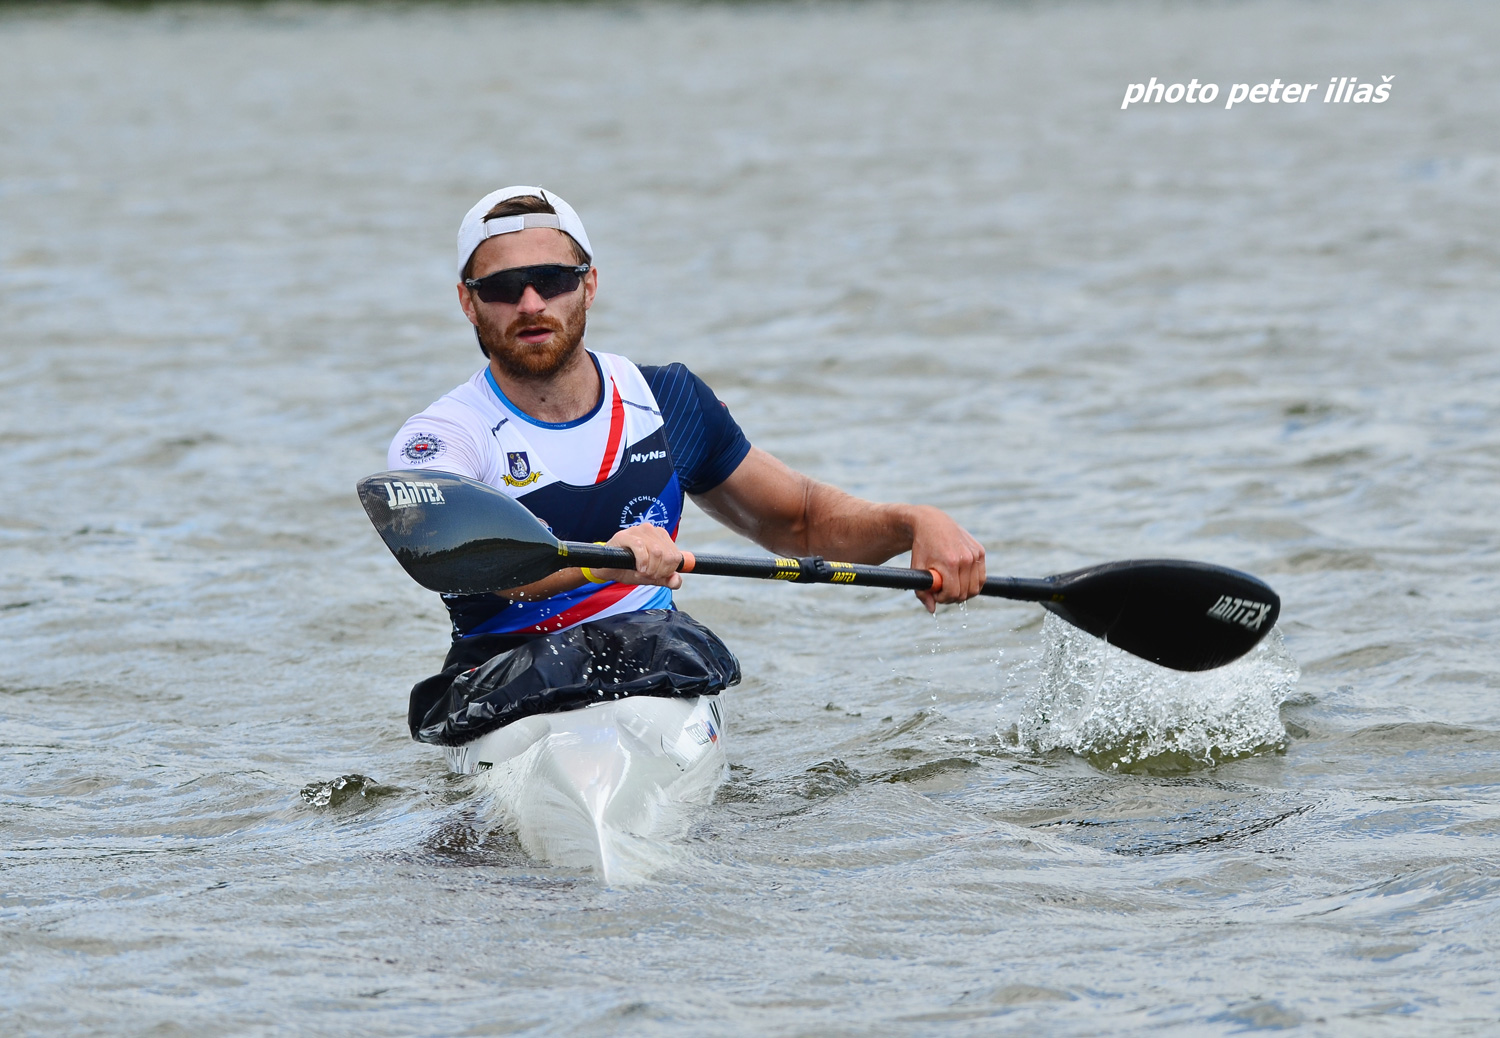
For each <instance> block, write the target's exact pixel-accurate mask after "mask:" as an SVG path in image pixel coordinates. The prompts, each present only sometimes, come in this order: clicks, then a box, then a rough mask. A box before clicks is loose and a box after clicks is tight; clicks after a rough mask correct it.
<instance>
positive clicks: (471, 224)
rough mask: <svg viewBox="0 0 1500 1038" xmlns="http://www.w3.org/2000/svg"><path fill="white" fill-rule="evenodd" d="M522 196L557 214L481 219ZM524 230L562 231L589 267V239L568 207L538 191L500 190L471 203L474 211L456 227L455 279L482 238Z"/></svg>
mask: <svg viewBox="0 0 1500 1038" xmlns="http://www.w3.org/2000/svg"><path fill="white" fill-rule="evenodd" d="M524 195H531V196H532V197H534V198H541V199H544V200H545V201H547V202H550V203H551V205H552V208H553V209H556V210H557V214H556V215H555V216H554V215H553V214H552V213H521V214H519V215H517V216H497V217H496V218H495V219H493V220H486V219H485V218H484V214H485V213H487V212H489V211H490V210H491V209H493V208H495V206H497V205H499V204H500V203H501V202H503V201H505V200H506V199H507V198H520V197H522V196H524ZM527 227H553V228H556V229H557V230H559V231H562V232H563V233H564V234H566V235H567V236H568V237H569V238H572V239H573V240H574V241H576V242H577V243H578V247H579V248H581V249H582V250H583V251H584V254H585V255H587V256H588V258H589V262H590V263H592V262H594V248H593V246H591V245H590V244H589V236H588V235H587V234H585V233H584V230H583V221H582V220H580V219H578V214H577V213H575V212H574V211H573V207H572V206H570V205H569V204H568V203H567V202H564V201H563V200H562V199H561V198H558V197H557V196H556V195H554V194H551V193H550V192H548V191H545V190H543V189H542V188H539V187H502V188H501V189H500V190H499V191H491V192H490V193H489V194H487V195H485V196H484V197H483V198H481V199H480V200H479V201H477V202H475V203H474V208H472V209H470V210H469V211H468V212H467V213H465V214H464V222H463V223H461V224H459V225H458V276H459V277H463V276H464V267H466V266H468V265H469V257H470V256H472V255H474V250H475V249H477V248H479V246H480V245H482V244H484V240H485V239H486V238H493V237H494V236H495V235H497V234H514V233H515V232H516V231H520V230H525V229H526V228H527Z"/></svg>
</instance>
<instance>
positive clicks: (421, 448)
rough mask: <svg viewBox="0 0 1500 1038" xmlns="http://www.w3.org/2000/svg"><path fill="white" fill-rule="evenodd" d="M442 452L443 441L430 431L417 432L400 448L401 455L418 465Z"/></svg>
mask: <svg viewBox="0 0 1500 1038" xmlns="http://www.w3.org/2000/svg"><path fill="white" fill-rule="evenodd" d="M441 453H443V441H442V440H440V439H438V438H437V437H436V436H434V435H432V434H431V433H417V435H415V436H413V437H412V438H411V439H409V440H407V441H406V446H404V447H402V448H401V456H402V457H403V458H405V459H406V460H407V461H411V462H415V463H416V464H418V465H420V464H422V463H423V462H426V461H431V460H432V459H433V458H436V457H437V456H438V455H439V454H441Z"/></svg>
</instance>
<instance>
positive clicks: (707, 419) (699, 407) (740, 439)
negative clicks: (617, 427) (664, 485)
mask: <svg viewBox="0 0 1500 1038" xmlns="http://www.w3.org/2000/svg"><path fill="white" fill-rule="evenodd" d="M640 368H641V374H642V375H644V376H646V384H647V385H648V386H650V387H651V393H652V395H653V396H655V397H656V403H657V406H658V407H660V408H661V415H662V422H663V424H664V425H665V427H666V433H667V444H668V447H669V449H670V450H671V452H672V467H673V468H675V469H676V470H677V476H678V478H679V479H680V480H681V481H682V489H683V490H684V491H685V492H686V493H689V494H702V493H704V492H706V491H709V490H712V489H713V488H714V487H716V486H718V485H719V484H720V483H722V482H724V481H725V480H726V479H728V478H729V476H730V473H732V472H734V470H735V469H736V468H738V467H739V464H740V462H742V461H744V460H745V455H747V454H749V453H750V441H749V440H748V439H746V438H745V433H744V431H743V430H741V429H740V427H739V424H738V423H737V422H736V421H735V420H734V417H733V416H732V415H731V414H730V413H729V408H727V407H725V406H724V405H723V403H721V402H720V401H719V398H718V397H716V396H714V391H713V390H712V389H709V388H708V384H707V383H706V382H704V381H703V380H702V379H701V378H699V377H698V376H697V375H694V374H693V373H692V372H691V371H689V370H688V369H687V368H686V367H684V366H683V365H681V364H665V365H662V366H660V367H658V366H653V365H644V364H643V365H641V366H640Z"/></svg>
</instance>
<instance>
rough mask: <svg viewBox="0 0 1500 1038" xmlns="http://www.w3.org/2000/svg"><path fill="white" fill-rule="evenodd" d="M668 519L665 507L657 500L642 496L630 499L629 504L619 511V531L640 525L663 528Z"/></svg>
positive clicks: (645, 495) (646, 495)
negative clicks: (646, 524)
mask: <svg viewBox="0 0 1500 1038" xmlns="http://www.w3.org/2000/svg"><path fill="white" fill-rule="evenodd" d="M669 518H670V517H669V516H668V515H667V506H666V505H664V504H662V503H661V501H660V500H659V499H657V498H654V497H651V496H650V495H648V494H642V495H641V496H640V497H633V498H631V499H630V503H629V504H627V505H626V506H625V507H624V508H623V509H621V511H620V529H622V530H623V529H625V528H626V527H630V526H639V525H641V524H642V523H650V524H651V525H652V526H662V527H665V526H666V525H667V522H668V520H669Z"/></svg>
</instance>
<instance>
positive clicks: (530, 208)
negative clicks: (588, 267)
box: [464, 195, 589, 281]
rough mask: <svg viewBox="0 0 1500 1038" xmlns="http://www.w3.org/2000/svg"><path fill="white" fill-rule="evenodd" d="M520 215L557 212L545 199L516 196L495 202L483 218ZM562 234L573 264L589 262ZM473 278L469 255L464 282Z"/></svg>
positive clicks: (576, 246)
mask: <svg viewBox="0 0 1500 1038" xmlns="http://www.w3.org/2000/svg"><path fill="white" fill-rule="evenodd" d="M522 213H552V214H554V215H556V213H557V210H556V209H554V208H553V207H552V203H551V202H549V201H547V200H546V199H545V198H538V197H537V196H536V195H516V196H515V197H514V198H507V199H504V200H502V201H499V202H496V203H495V204H494V205H493V206H491V207H490V211H489V212H487V213H485V214H484V218H485V219H486V220H493V219H495V217H497V216H520V215H521V214H522ZM562 233H563V235H564V236H565V237H566V238H567V239H568V244H569V245H571V246H573V262H575V263H580V264H582V263H587V262H589V255H588V253H586V252H584V251H583V246H582V245H579V244H578V243H577V242H576V241H574V240H573V236H572V235H571V234H568V232H567V231H564V232H562ZM478 251H479V250H478V249H475V250H474V252H478ZM473 276H474V255H473V253H470V254H469V261H468V262H467V263H465V264H464V280H465V281H467V280H468V279H469V278H471V277H473Z"/></svg>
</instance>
